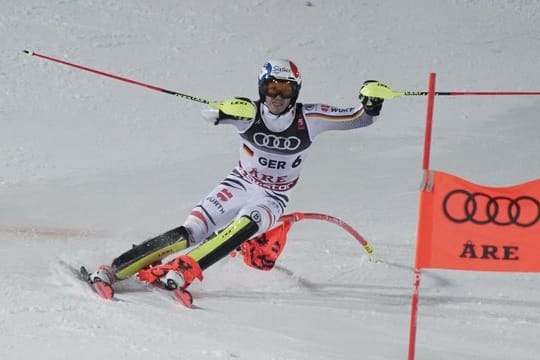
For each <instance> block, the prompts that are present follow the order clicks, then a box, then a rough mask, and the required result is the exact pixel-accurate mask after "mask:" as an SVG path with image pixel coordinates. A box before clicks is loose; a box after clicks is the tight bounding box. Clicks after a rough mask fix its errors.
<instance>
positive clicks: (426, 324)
mask: <svg viewBox="0 0 540 360" xmlns="http://www.w3.org/2000/svg"><path fill="white" fill-rule="evenodd" d="M1 8H2V11H1V12H0V33H1V38H2V41H1V42H0V48H1V56H0V84H1V85H0V89H1V90H0V91H1V95H0V251H1V252H0V269H1V270H2V271H1V274H0V288H1V293H2V295H1V297H0V358H1V359H10V360H11V359H56V360H60V359H69V360H72V359H78V360H83V359H89V360H90V359H92V360H95V359H106V358H107V359H118V360H119V359H130V360H136V359H205V360H207V359H275V360H277V359H283V360H284V359H310V360H317V359H370V360H371V359H384V360H388V359H405V358H406V357H407V348H408V335H409V316H410V298H411V294H412V282H413V271H412V264H413V260H414V249H415V236H416V235H415V233H416V223H417V210H418V186H419V184H420V180H421V167H422V149H423V136H424V124H425V108H426V99H425V97H402V98H397V99H393V100H390V101H387V102H386V103H385V104H384V109H383V113H382V116H381V117H380V118H379V120H378V122H377V123H376V124H375V125H373V126H370V127H367V128H363V129H360V130H356V131H348V132H332V133H327V134H325V135H323V136H321V137H320V138H319V139H317V142H316V143H315V145H314V150H313V152H312V154H311V155H310V158H309V160H308V162H307V163H306V165H305V168H304V172H303V175H302V177H301V180H300V182H299V185H298V186H297V190H296V192H295V194H294V196H293V201H292V202H291V204H290V207H289V209H288V210H289V211H295V210H297V211H315V212H322V213H327V214H330V215H334V216H338V217H340V218H342V219H344V220H345V221H347V222H348V223H350V224H351V225H353V226H354V227H355V228H356V229H357V230H358V231H359V232H360V233H362V234H363V236H364V237H366V239H368V240H369V241H370V242H371V243H372V245H373V246H374V248H375V250H376V251H377V254H378V257H379V258H380V259H382V260H383V261H382V262H379V263H373V262H369V261H368V258H367V256H366V254H365V253H364V251H363V249H362V247H361V246H360V245H359V244H358V243H357V242H356V241H355V240H354V239H353V238H352V237H350V236H349V235H348V234H347V233H346V232H344V231H343V230H342V229H340V228H339V227H337V226H335V225H332V224H329V223H325V222H320V221H319V222H317V221H312V220H305V221H303V222H300V223H298V224H295V225H294V226H293V228H292V230H291V231H290V233H289V239H288V244H287V247H286V248H285V251H284V252H283V254H282V256H281V258H280V259H279V262H278V265H279V268H278V269H277V270H275V271H272V272H260V271H256V270H253V269H250V268H247V267H246V266H244V265H243V263H242V261H241V260H239V259H232V258H230V259H229V258H227V259H224V260H223V261H221V262H220V263H218V264H216V265H215V266H213V267H211V268H209V269H208V271H207V272H206V274H205V280H204V281H203V282H202V283H194V284H193V285H192V287H191V289H192V292H193V295H194V296H195V303H196V305H197V308H195V309H192V310H189V309H186V308H184V307H182V306H180V305H178V304H177V303H175V302H174V301H173V300H171V299H170V298H169V297H168V294H164V293H161V292H157V291H152V290H148V289H147V288H146V287H145V286H143V285H142V284H139V283H137V282H136V281H135V280H131V279H130V280H128V281H126V282H125V283H124V284H121V285H120V286H119V289H118V298H119V299H120V300H121V301H117V302H107V301H103V300H101V299H99V298H98V297H97V296H95V295H94V294H92V292H91V291H90V290H89V289H88V287H87V286H86V285H85V284H82V283H80V282H79V281H77V280H76V279H74V278H73V276H72V275H71V274H70V273H69V271H68V270H66V268H65V266H63V265H62V262H67V263H69V264H72V265H77V266H78V265H81V264H85V265H87V266H88V267H90V268H95V267H96V266H97V265H99V264H101V263H108V262H110V261H111V259H112V258H114V257H115V256H117V255H118V254H120V253H121V252H122V251H124V250H126V249H127V248H129V247H130V246H131V244H133V243H138V242H140V241H142V240H144V239H146V238H148V237H151V236H153V235H157V234H159V233H161V232H163V231H166V230H169V229H171V228H173V227H176V226H178V225H179V224H181V223H182V222H183V220H184V218H185V216H186V215H187V214H188V212H189V211H190V209H191V208H192V206H193V205H194V204H196V203H197V202H198V201H199V199H200V198H201V197H203V196H205V195H206V194H207V193H208V192H209V191H210V190H211V189H212V188H213V187H214V186H215V185H216V184H217V183H218V182H219V181H220V180H221V179H222V178H223V177H224V176H225V175H226V174H227V172H228V171H229V170H230V169H231V168H232V167H233V166H234V165H235V163H236V161H237V154H238V140H237V135H236V133H235V131H234V128H232V127H227V126H213V125H212V124H209V123H207V122H205V121H204V120H202V118H201V116H200V110H201V109H203V108H204V106H203V105H200V104H197V103H193V102H189V101H185V100H181V99H178V98H176V97H173V96H170V95H167V94H164V93H160V92H156V91H151V90H148V89H145V88H142V87H138V86H134V85H129V84H126V83H122V82H119V81H115V80H112V79H108V78H105V77H101V76H97V75H95V74H90V73H87V72H83V71H80V70H76V69H72V68H69V67H66V66H63V65H59V64H55V63H52V62H48V61H45V60H43V59H39V58H32V57H29V56H26V55H25V54H23V53H22V50H23V49H30V50H34V51H36V52H39V53H43V54H45V55H50V56H53V57H58V58H60V59H63V60H66V61H70V62H75V63H78V64H81V65H85V66H89V67H93V68H96V69H99V70H102V71H107V72H111V73H114V74H117V75H120V76H124V77H128V78H131V79H134V80H138V81H142V82H146V83H150V84H153V85H156V86H159V87H163V88H166V89H170V90H175V91H179V92H183V93H187V94H191V95H194V96H198V97H202V98H207V99H215V100H223V99H226V98H230V97H232V96H248V97H251V98H256V97H257V75H258V72H259V68H260V67H261V65H262V64H263V63H264V62H265V61H266V60H267V59H269V58H276V57H288V58H291V59H293V60H294V61H295V62H296V63H297V64H298V66H299V68H300V71H301V72H302V75H303V79H304V82H303V88H302V92H301V96H300V101H303V102H307V103H309V102H323V103H328V104H331V105H336V106H344V107H346V106H350V105H354V104H357V103H358V100H357V93H358V89H359V87H360V85H361V84H362V82H363V81H364V80H368V79H377V80H380V81H383V82H385V83H387V84H389V85H390V86H391V87H393V88H395V89H397V90H426V89H427V80H428V74H429V72H436V73H437V75H438V78H437V79H438V81H437V85H438V86H437V89H438V90H439V91H472V90H479V91H482V90H483V91H492V90H501V91H502V90H506V91H527V90H531V91H534V90H535V91H538V90H540V81H539V72H538V70H539V69H538V58H539V55H540V52H539V49H540V35H539V34H540V32H539V29H540V28H539V24H540V2H539V1H536V0H529V1H527V0H515V1H510V0H508V1H473V0H469V1H466V0H463V1H458V0H452V1H442V0H441V1H433V0H417V1H397V0H396V1H362V0H342V1H323V0H312V1H298V0H291V1H260V0H257V1H248V0H238V1H217V0H212V1H210V0H209V1H172V0H161V1H148V0H146V1H144V0H130V1H111V0H54V1H44V0H42V1H39V0H21V1H6V0H2V1H1ZM539 113H540V98H539V97H516V96H513V97H502V96H499V97H495V96H487V97H486V96H484V97H482V96H460V97H458V96H454V97H450V96H446V97H438V98H437V99H436V104H435V118H434V128H433V142H432V158H431V167H432V168H434V169H440V170H444V171H448V172H451V173H454V174H456V175H458V176H461V177H464V178H466V179H468V180H470V181H473V182H476V183H480V184H485V185H490V186H503V185H511V184H516V183H521V182H524V181H527V180H532V179H535V178H539V177H540V157H539V156H538V154H539V152H540V142H539V136H540V117H539V115H538V114H539ZM538 280H539V276H538V275H537V274H523V273H516V274H508V273H482V272H451V271H423V277H422V286H421V289H420V295H421V298H420V308H419V319H418V341H417V357H416V358H417V359H437V360H444V359H448V360H455V359H476V360H488V359H489V360H493V359H520V360H533V359H538V357H539V355H538V353H539V350H540V345H539V343H538V339H539V337H540V324H539V322H540V313H539V306H540V300H539V298H540V287H539V286H538Z"/></svg>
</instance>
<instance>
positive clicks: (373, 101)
mask: <svg viewBox="0 0 540 360" xmlns="http://www.w3.org/2000/svg"><path fill="white" fill-rule="evenodd" d="M373 82H378V81H376V80H366V81H364V83H363V84H362V87H361V88H360V93H359V95H358V98H359V99H360V101H361V102H362V105H363V106H364V111H365V113H366V114H368V115H371V116H378V115H379V114H380V113H381V108H382V104H383V101H384V99H382V98H378V97H372V96H364V95H362V92H361V91H362V88H363V87H364V86H366V85H367V84H369V83H373Z"/></svg>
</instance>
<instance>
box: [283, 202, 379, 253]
mask: <svg viewBox="0 0 540 360" xmlns="http://www.w3.org/2000/svg"><path fill="white" fill-rule="evenodd" d="M303 219H311V220H323V221H327V222H330V223H333V224H335V225H338V226H340V227H341V228H342V229H344V230H345V231H346V232H348V233H349V234H351V235H352V236H353V237H354V238H355V239H356V241H358V242H359V243H360V245H362V247H363V248H364V250H365V251H366V253H367V254H368V255H369V258H370V259H371V260H372V261H373V260H374V259H375V249H374V248H373V246H371V244H370V243H369V242H368V241H367V240H366V239H365V238H364V237H363V236H362V235H360V233H359V232H358V231H356V230H355V229H354V228H353V227H352V226H351V225H349V224H347V223H346V222H345V221H343V220H341V219H339V218H337V217H334V216H331V215H327V214H321V213H305V212H300V211H296V212H293V213H291V214H285V215H282V216H281V217H280V218H279V221H283V222H289V223H295V222H298V221H300V220H303Z"/></svg>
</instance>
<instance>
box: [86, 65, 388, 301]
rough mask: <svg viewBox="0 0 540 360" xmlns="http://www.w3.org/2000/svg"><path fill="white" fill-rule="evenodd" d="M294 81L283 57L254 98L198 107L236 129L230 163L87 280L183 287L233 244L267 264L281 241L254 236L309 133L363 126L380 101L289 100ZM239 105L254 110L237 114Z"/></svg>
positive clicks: (266, 221) (263, 75)
mask: <svg viewBox="0 0 540 360" xmlns="http://www.w3.org/2000/svg"><path fill="white" fill-rule="evenodd" d="M369 82H372V81H371V80H369V81H366V82H364V85H365V84H367V83H369ZM301 86H302V78H301V76H300V72H299V70H298V67H297V66H296V65H295V64H294V63H293V62H292V61H291V60H287V59H275V60H269V61H267V62H266V63H265V64H264V65H263V67H262V68H261V70H260V73H259V77H258V88H259V99H258V100H256V101H251V100H249V99H246V98H233V99H231V100H229V101H227V102H224V103H226V105H227V107H226V110H225V111H224V110H217V109H205V110H203V117H204V118H206V119H207V120H208V121H210V122H213V123H214V124H216V125H218V124H219V125H225V124H226V125H232V126H234V127H235V128H236V130H237V131H238V135H239V136H240V158H239V161H238V163H237V164H236V166H235V167H234V168H233V169H232V171H231V172H230V173H229V174H228V175H227V176H226V177H225V178H224V179H223V181H221V182H220V183H219V184H218V185H217V186H216V187H215V188H214V189H213V190H212V191H211V192H210V193H209V194H208V196H206V197H204V198H203V199H202V200H201V201H200V202H199V203H198V204H197V205H196V206H195V207H194V208H193V210H192V211H191V213H190V214H189V215H188V216H187V219H186V220H185V222H184V224H183V225H182V226H179V227H177V228H175V229H172V230H170V231H167V232H165V233H163V234H161V235H158V236H156V237H154V238H151V239H148V240H146V241H144V242H142V243H141V244H139V245H137V246H134V247H133V248H132V249H129V250H128V251H126V252H125V253H123V254H121V255H120V256H118V257H117V258H115V259H114V260H113V261H112V264H111V265H102V266H100V267H99V268H98V270H97V271H95V272H93V273H91V274H89V281H90V282H91V283H94V284H95V283H98V282H101V283H102V284H103V285H107V286H110V285H112V284H113V283H114V282H116V281H118V280H123V279H126V278H128V277H130V276H132V275H134V274H136V273H138V277H139V279H140V280H144V281H148V282H150V283H152V284H154V285H158V286H160V287H162V288H165V289H168V290H175V289H185V288H186V287H187V286H189V284H190V283H191V282H193V281H194V280H195V279H199V280H202V279H203V274H202V272H203V270H205V269H206V268H208V267H209V266H211V265H212V264H214V263H216V262H217V261H219V260H220V259H222V258H223V257H225V256H227V255H228V254H229V253H230V252H231V251H234V250H235V249H238V248H239V247H241V248H242V251H243V252H245V253H247V254H248V256H247V257H245V258H249V259H250V260H249V264H248V265H251V266H254V267H256V268H259V269H264V270H268V269H270V268H271V267H272V266H273V264H274V262H275V260H276V258H277V256H279V254H280V253H281V251H282V250H283V249H282V248H283V245H284V244H283V243H279V241H278V242H277V243H271V244H268V243H265V241H261V240H264V236H262V235H261V234H264V233H265V232H266V231H267V230H269V229H271V228H272V227H273V226H274V225H275V224H276V223H277V222H278V220H279V218H280V216H281V215H282V214H283V213H284V210H285V208H286V207H287V204H288V203H289V199H290V196H291V194H292V192H293V190H294V188H295V186H296V185H297V182H298V179H299V176H300V171H301V169H302V166H303V165H304V163H305V161H306V158H307V156H308V153H309V151H310V148H311V145H312V143H313V141H314V140H315V138H316V137H317V136H319V135H320V134H321V133H323V132H326V131H329V130H350V129H356V128H360V127H365V126H369V125H371V124H373V123H374V122H375V119H376V118H377V116H378V115H379V113H380V111H381V108H382V104H383V99H380V98H373V97H365V96H363V95H361V94H360V95H359V99H360V102H361V104H359V105H358V106H351V107H347V108H338V107H334V106H329V105H324V104H302V103H299V102H297V100H298V96H299V93H300V89H301ZM246 104H247V106H249V107H251V109H252V112H253V114H255V115H254V116H248V117H246V116H244V114H245V108H246ZM188 248H191V249H188ZM185 249H188V250H189V251H188V250H186V251H187V252H186V251H183V250H185ZM177 252H183V253H184V254H183V255H180V256H178V257H176V258H174V259H173V260H171V261H169V262H168V263H166V264H161V259H163V258H165V257H167V256H169V255H171V254H173V253H177ZM110 296H111V297H112V287H111V295H110Z"/></svg>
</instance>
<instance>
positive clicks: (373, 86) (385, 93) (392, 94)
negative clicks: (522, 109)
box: [360, 82, 540, 100]
mask: <svg viewBox="0 0 540 360" xmlns="http://www.w3.org/2000/svg"><path fill="white" fill-rule="evenodd" d="M360 93H361V94H362V95H364V96H369V97H378V98H382V99H385V100H388V99H393V98H396V97H401V96H426V95H428V92H427V91H396V90H393V89H391V88H390V87H389V86H388V85H385V84H383V83H380V82H372V83H368V84H366V85H364V86H363V87H362V89H360ZM435 95H439V96H443V95H446V96H458V95H540V91H436V92H435Z"/></svg>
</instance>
